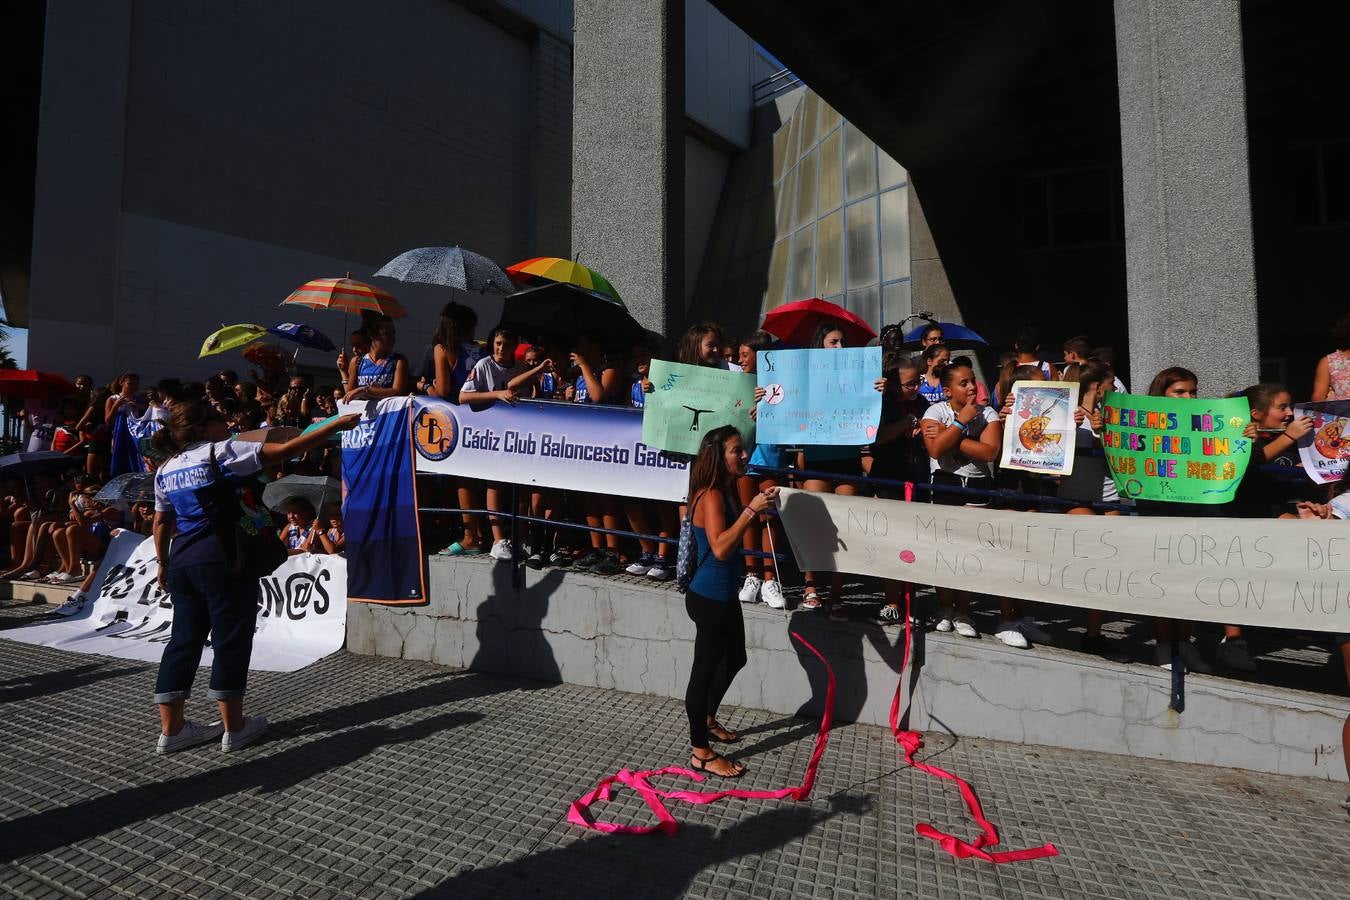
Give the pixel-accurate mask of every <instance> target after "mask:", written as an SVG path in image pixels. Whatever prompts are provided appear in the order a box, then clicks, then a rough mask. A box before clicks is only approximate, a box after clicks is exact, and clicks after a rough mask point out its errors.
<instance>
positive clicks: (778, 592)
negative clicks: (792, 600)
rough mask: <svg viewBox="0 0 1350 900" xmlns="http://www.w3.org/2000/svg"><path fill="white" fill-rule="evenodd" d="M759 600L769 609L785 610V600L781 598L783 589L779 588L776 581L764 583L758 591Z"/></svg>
mask: <svg viewBox="0 0 1350 900" xmlns="http://www.w3.org/2000/svg"><path fill="white" fill-rule="evenodd" d="M759 599H761V600H763V601H764V602H765V603H766V604H768V606H769V608H770V609H786V608H787V598H786V597H784V596H783V589H782V588H781V587H779V585H778V582H777V581H766V582H764V585H763V587H761V588H760V589H759Z"/></svg>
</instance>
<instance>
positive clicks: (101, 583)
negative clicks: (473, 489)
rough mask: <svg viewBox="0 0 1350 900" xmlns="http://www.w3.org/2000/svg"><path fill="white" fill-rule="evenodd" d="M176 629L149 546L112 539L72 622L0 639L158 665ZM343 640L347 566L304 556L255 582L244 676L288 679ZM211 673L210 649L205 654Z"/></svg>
mask: <svg viewBox="0 0 1350 900" xmlns="http://www.w3.org/2000/svg"><path fill="white" fill-rule="evenodd" d="M172 628H173V604H172V603H171V602H170V601H169V595H168V594H166V593H165V592H164V591H163V590H161V589H160V587H159V564H158V563H157V562H156V560H155V548H154V541H153V540H152V539H150V538H146V537H142V536H141V535H139V534H136V533H135V532H131V531H123V532H121V533H120V534H118V535H117V537H115V538H113V540H112V543H111V544H109V545H108V551H107V553H106V555H105V556H104V558H103V561H102V562H101V563H100V565H99V571H98V574H97V576H96V577H95V579H94V587H93V589H92V590H91V592H90V599H89V600H88V601H86V603H85V604H84V607H83V608H82V609H81V610H80V611H79V612H77V613H75V614H74V615H72V616H70V617H69V618H65V619H58V620H56V621H53V622H44V623H42V624H39V625H31V626H28V627H27V628H14V629H10V630H8V631H3V632H0V637H3V638H6V639H8V640H16V641H22V642H23V643H28V644H39V645H41V646H45V647H57V648H59V649H61V650H70V651H73V652H76V653H95V654H99V655H102V656H114V657H118V658H121V659H137V660H141V661H143V662H158V661H159V658H160V656H162V655H163V653H164V645H165V644H166V643H168V640H169V633H170V630H171V629H172ZM346 639H347V561H346V560H345V559H343V558H342V557H341V556H335V555H316V554H308V553H306V554H301V555H299V556H292V557H290V558H288V559H287V560H286V562H284V563H283V564H282V565H281V566H280V567H279V568H278V569H277V570H276V571H275V572H273V573H272V574H271V575H268V576H265V577H264V578H262V579H261V580H260V581H259V595H258V624H257V628H256V631H255V633H254V637H253V656H252V658H251V659H250V662H249V668H250V669H254V670H258V671H263V672H293V671H295V670H296V669H300V668H303V667H304V666H307V665H309V664H310V663H312V662H315V661H317V660H319V659H322V658H323V657H325V656H327V655H328V654H330V653H334V652H336V651H338V650H340V649H342V645H343V644H344V643H345V642H346ZM201 664H202V665H203V666H210V665H211V648H210V647H209V646H208V647H207V648H206V651H205V652H204V653H203V654H202V662H201Z"/></svg>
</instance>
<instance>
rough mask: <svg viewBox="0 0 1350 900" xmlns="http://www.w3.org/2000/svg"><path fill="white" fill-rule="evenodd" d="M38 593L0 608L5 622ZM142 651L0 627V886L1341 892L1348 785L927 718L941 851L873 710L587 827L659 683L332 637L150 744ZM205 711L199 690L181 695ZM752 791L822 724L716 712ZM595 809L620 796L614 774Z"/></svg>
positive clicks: (264, 892) (634, 745) (650, 715)
mask: <svg viewBox="0 0 1350 900" xmlns="http://www.w3.org/2000/svg"><path fill="white" fill-rule="evenodd" d="M39 610H40V608H37V607H28V608H20V609H10V610H5V611H3V613H0V627H5V626H10V627H12V626H13V625H16V624H19V623H21V622H27V621H30V620H32V619H33V618H34V617H35V616H36V615H37V614H38V612H39ZM152 678H153V667H151V666H146V665H142V664H138V663H132V662H127V661H122V660H110V659H104V658H99V657H91V656H77V655H73V654H69V653H64V652H59V651H54V650H49V649H43V648H37V647H30V646H27V645H23V644H15V643H10V642H5V641H0V754H3V759H4V765H3V771H4V773H5V775H4V778H3V780H2V781H0V784H3V787H0V894H4V895H7V896H22V897H34V896H65V895H71V896H100V897H112V896H134V897H147V896H194V897H207V896H254V897H270V896H287V895H294V896H301V897H329V896H332V897H394V896H409V895H426V896H446V897H455V898H461V897H552V896H559V897H610V896H612V897H624V898H645V897H676V896H694V897H709V898H716V900H731V898H749V897H837V898H845V897H853V896H861V897H871V896H923V897H926V898H927V897H958V896H959V897H975V896H979V897H996V896H1006V897H1040V896H1049V897H1160V896H1166V897H1290V898H1300V900H1302V898H1312V897H1337V896H1345V895H1346V892H1347V886H1348V885H1350V857H1347V855H1346V853H1345V852H1344V846H1345V843H1346V839H1347V837H1350V819H1347V816H1346V813H1345V812H1344V811H1343V810H1341V809H1340V808H1339V802H1340V801H1341V800H1342V799H1343V798H1344V797H1345V787H1344V785H1340V784H1331V783H1325V782H1317V781H1312V780H1303V779H1293V778H1280V777H1276V776H1270V775H1254V774H1247V773H1242V772H1237V771H1233V770H1227V769H1210V768H1203V767H1195V766H1184V765H1178V764H1171V763H1159V762H1149V761H1143V760H1135V759H1128V758H1124V757H1116V756H1108V755H1101V754H1093V753H1082V752H1073V751H1064V750H1054V749H1046V748H1039V747H1023V746H1016V745H1010V744H998V743H993V742H990V741H981V740H969V739H956V740H952V739H950V738H942V737H939V736H933V737H932V738H931V739H930V741H929V749H928V750H927V751H925V752H926V753H927V754H928V755H929V758H932V759H934V760H935V762H936V763H937V764H938V765H942V766H944V767H947V768H949V769H951V770H953V771H955V772H957V773H959V774H962V775H964V776H965V777H967V778H969V779H970V780H971V781H972V782H973V783H974V784H975V786H976V788H977V789H978V790H979V791H980V794H981V796H982V798H983V799H984V801H985V805H986V810H987V812H988V813H989V815H990V818H992V819H993V820H994V821H995V822H996V823H997V824H998V825H999V826H1000V827H1001V829H1002V832H1003V837H1004V844H1003V846H1004V847H1009V848H1011V847H1022V846H1027V845H1030V844H1039V843H1040V842H1042V841H1045V840H1052V841H1054V842H1055V843H1056V844H1057V845H1058V846H1059V848H1060V850H1061V851H1062V854H1063V855H1062V856H1060V857H1059V858H1056V859H1051V860H1040V861H1035V862H1026V863H1016V864H1010V865H1004V866H997V867H995V866H991V865H988V864H985V863H981V862H978V861H973V860H966V861H958V860H955V859H952V858H951V857H949V856H947V855H946V854H944V853H942V852H941V850H940V849H939V848H938V847H937V846H936V845H935V844H933V843H932V842H930V841H927V840H923V839H921V838H918V837H916V836H915V835H914V834H913V825H914V823H915V821H918V820H923V821H930V822H932V823H933V824H934V825H936V826H937V827H939V828H943V829H948V830H955V831H957V832H958V833H960V834H963V835H966V836H970V835H972V834H973V831H972V828H973V826H972V824H971V823H970V822H969V821H968V820H966V819H965V817H964V813H963V806H962V804H961V802H960V799H959V797H958V795H957V793H956V791H955V790H954V789H953V788H952V787H950V786H948V785H947V784H945V783H941V782H938V781H936V780H934V779H931V778H927V777H925V776H923V775H921V774H919V773H917V772H913V771H911V770H908V769H907V768H905V767H904V765H903V763H902V761H901V756H900V754H899V751H898V749H897V748H896V747H895V745H894V743H893V742H892V741H891V739H890V736H889V735H888V734H887V733H886V732H885V731H884V730H882V729H877V728H871V727H864V726H856V725H848V726H841V727H838V728H836V730H835V731H834V733H833V734H832V735H831V739H830V743H829V748H828V750H827V752H826V755H825V760H824V764H823V766H822V769H821V774H820V779H819V781H818V782H817V785H816V789H815V792H814V794H813V795H812V799H811V801H810V802H807V803H792V802H789V801H783V802H763V801H744V800H725V801H722V802H719V803H715V804H711V805H709V806H704V807H697V808H695V807H688V806H682V805H678V804H672V805H671V806H672V809H673V811H674V812H675V815H676V817H677V818H679V819H680V821H681V822H682V823H683V827H682V829H681V830H680V832H679V834H678V835H677V836H675V837H673V838H666V837H663V836H659V835H658V836H649V837H633V836H622V835H618V836H605V835H599V834H594V833H590V832H583V831H580V830H578V829H576V828H574V827H572V826H569V825H567V824H566V823H565V821H564V815H565V812H566V806H567V803H568V801H570V800H571V799H572V798H574V797H576V796H577V795H579V794H580V793H582V792H583V791H585V790H587V789H589V788H590V787H591V786H592V785H593V784H594V782H595V781H596V780H597V779H598V778H599V777H600V776H602V775H606V774H609V773H611V772H613V771H615V770H616V769H617V768H618V767H620V766H622V765H631V766H655V765H659V764H663V763H666V762H674V761H682V760H683V759H684V756H683V754H684V753H685V752H686V750H687V747H686V745H685V743H684V741H685V739H686V738H685V725H684V717H683V711H682V709H681V708H680V705H679V704H678V703H675V702H672V701H668V700H662V699H654V698H650V697H644V696H638V695H633V694H622V693H617V692H613V691H603V690H596V689H592V688H580V687H573V686H569V685H545V684H539V683H535V682H528V681H524V680H521V679H515V678H505V677H499V676H489V675H481V674H475V673H468V672H456V671H451V670H447V669H443V668H439V667H436V666H430V665H426V664H422V663H409V662H403V661H397V660H384V659H379V660H377V659H367V658H362V657H356V656H351V655H347V654H345V653H344V654H338V655H335V656H333V657H330V658H328V659H326V660H323V661H322V662H320V663H318V664H317V665H314V666H311V667H310V668H308V669H306V670H303V671H300V672H295V673H290V674H270V673H259V674H256V675H254V676H253V682H252V685H251V688H252V693H251V696H250V704H251V707H252V708H253V709H254V710H256V711H259V712H266V713H267V714H268V715H269V716H270V717H271V718H272V720H273V723H274V724H273V728H272V731H271V733H270V735H269V737H268V739H267V740H266V741H265V742H263V743H260V744H258V745H256V746H255V747H253V748H250V749H248V750H246V751H244V752H242V753H239V754H233V755H231V756H223V755H222V754H220V753H219V751H218V750H217V749H215V748H198V749H194V750H190V751H187V752H185V753H181V754H178V755H174V756H170V757H165V758H159V757H156V756H155V755H154V754H153V753H152V752H151V748H152V746H153V736H154V731H155V718H154V709H153V706H152V704H151V703H150V699H149V698H150V693H151V687H152ZM189 708H190V712H191V713H192V714H195V715H197V716H199V717H201V716H203V715H205V714H206V713H207V712H208V709H207V704H206V703H205V701H204V699H196V698H194V700H193V701H191V703H190V707H189ZM726 718H727V719H728V720H729V721H730V723H731V724H733V726H738V727H741V728H743V729H746V730H747V731H748V732H749V733H748V734H747V737H746V740H745V741H744V742H743V743H742V744H741V745H740V748H741V749H740V750H739V752H738V754H737V755H738V756H739V757H740V758H742V759H744V760H745V761H746V762H747V763H748V765H749V766H750V772H749V774H748V775H747V777H746V779H745V781H746V782H747V783H746V784H745V785H744V786H746V787H756V788H772V787H779V786H783V785H787V784H793V783H796V782H797V781H798V780H799V779H800V777H801V773H802V770H803V768H804V766H805V764H806V759H807V756H808V754H809V752H810V748H811V736H812V734H813V732H814V723H811V722H805V721H802V720H794V719H784V718H781V717H777V716H774V715H772V714H769V713H764V712H758V711H753V710H733V711H728V715H727V716H726ZM614 807H615V808H614V809H613V810H612V811H611V810H606V815H611V814H612V815H613V816H623V815H631V816H633V817H634V818H635V819H640V818H641V817H642V816H643V814H644V813H645V808H644V807H642V805H641V803H640V802H639V801H637V800H636V798H634V797H633V796H632V795H631V794H629V793H626V792H625V793H622V794H620V795H618V796H617V797H616V803H615V804H614Z"/></svg>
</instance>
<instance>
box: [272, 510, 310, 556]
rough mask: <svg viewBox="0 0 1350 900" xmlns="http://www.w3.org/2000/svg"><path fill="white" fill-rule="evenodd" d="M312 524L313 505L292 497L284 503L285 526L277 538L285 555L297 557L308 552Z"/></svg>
mask: <svg viewBox="0 0 1350 900" xmlns="http://www.w3.org/2000/svg"><path fill="white" fill-rule="evenodd" d="M313 524H314V505H313V504H312V503H310V502H309V501H308V500H306V499H305V498H303V497H293V498H291V499H290V500H288V501H287V502H286V524H285V525H283V526H282V527H281V530H280V531H279V532H278V534H277V536H278V537H279V538H281V542H282V543H283V544H285V545H286V555H288V556H299V555H300V554H301V553H308V552H310V549H309V548H310V546H311V541H312V539H313V535H312V534H311V526H312V525H313Z"/></svg>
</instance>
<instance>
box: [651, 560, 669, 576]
mask: <svg viewBox="0 0 1350 900" xmlns="http://www.w3.org/2000/svg"><path fill="white" fill-rule="evenodd" d="M647 577H648V578H650V579H651V580H652V581H669V580H670V569H668V568H666V561H665V560H663V559H661V558H659V557H658V558H657V560H656V562H654V563H652V567H651V568H650V569H648V570H647Z"/></svg>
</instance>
